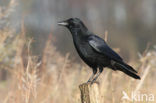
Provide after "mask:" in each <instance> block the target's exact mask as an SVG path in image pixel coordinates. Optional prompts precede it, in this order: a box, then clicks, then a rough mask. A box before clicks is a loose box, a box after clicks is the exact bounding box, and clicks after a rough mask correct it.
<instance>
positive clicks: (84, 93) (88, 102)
mask: <svg viewBox="0 0 156 103" xmlns="http://www.w3.org/2000/svg"><path fill="white" fill-rule="evenodd" d="M79 88H80V92H81V103H100V94H99V87H98V84H97V83H93V84H92V85H91V84H89V83H88V84H87V83H84V84H81V85H79Z"/></svg>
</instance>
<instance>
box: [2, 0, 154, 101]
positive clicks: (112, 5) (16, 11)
mask: <svg viewBox="0 0 156 103" xmlns="http://www.w3.org/2000/svg"><path fill="white" fill-rule="evenodd" d="M71 17H77V18H80V19H81V20H82V21H83V22H84V23H85V24H86V26H87V27H88V28H89V30H90V31H92V32H93V33H95V34H96V35H99V36H100V37H102V38H105V35H106V34H108V37H107V42H108V44H109V45H110V46H111V47H112V48H113V49H114V50H116V51H117V52H118V53H119V54H120V55H121V56H122V57H123V58H124V60H125V61H126V62H129V63H130V64H132V65H133V66H134V67H136V69H137V70H138V71H139V73H140V75H141V76H142V75H144V72H145V71H146V69H147V70H148V68H155V64H154V62H156V61H155V58H156V52H155V48H156V46H155V44H156V1H155V0H0V103H1V102H4V103H14V102H15V103H18V102H19V103H24V102H26V103H40V102H41V101H42V100H43V101H44V100H45V99H46V100H45V101H44V102H41V103H55V102H57V103H62V101H64V103H66V102H68V103H70V102H71V103H73V102H80V98H79V92H78V91H79V90H78V88H77V87H78V85H79V84H80V83H82V82H85V81H86V80H87V78H89V76H90V75H89V74H91V70H90V69H89V67H87V66H86V65H85V64H84V63H83V62H82V61H81V60H80V58H79V56H78V55H77V53H76V50H75V48H74V45H73V42H72V36H71V34H70V32H69V31H68V30H67V29H66V28H63V27H59V26H58V25H57V22H58V21H62V20H65V19H68V18H71ZM149 65H150V67H148V66H149ZM34 68H35V69H34ZM82 68H83V69H82ZM140 68H141V69H140ZM150 70H151V71H152V70H153V69H150ZM151 71H150V73H152V74H150V77H148V80H149V81H147V80H146V82H145V84H146V86H144V85H143V84H141V85H143V87H146V88H147V87H148V89H145V88H142V90H143V91H145V92H148V91H150V90H152V89H154V87H153V86H156V84H151V83H152V80H154V77H155V71H154V70H153V72H151ZM146 73H148V72H146ZM104 74H105V73H104ZM106 74H108V76H107V75H106V76H105V77H103V79H102V77H101V79H102V80H100V82H102V81H103V80H105V83H106V84H105V85H104V84H101V85H102V86H100V87H99V88H100V90H101V91H103V93H104V94H101V95H102V96H104V97H105V99H102V100H101V101H106V102H107V103H112V99H111V98H110V95H112V93H114V92H111V93H108V91H106V90H104V89H102V88H103V87H110V85H113V83H114V84H116V80H117V78H118V79H119V78H120V79H121V80H122V79H123V78H122V77H120V75H119V74H118V73H117V74H116V72H115V73H114V72H113V73H112V71H110V70H108V71H107V70H106ZM76 75H79V76H81V77H79V76H76ZM114 75H115V76H114ZM117 75H118V76H117ZM122 76H123V77H124V76H125V75H122ZM109 77H111V78H112V81H115V82H111V83H112V84H110V83H109V81H110V80H109ZM145 77H146V76H145ZM22 78H23V79H22ZM38 79H39V80H38ZM129 79H130V78H128V77H127V81H128V80H129ZM144 79H145V78H144ZM144 79H143V80H144ZM10 81H11V82H10ZM19 81H20V82H19ZM69 82H70V83H69ZM143 82H144V81H143ZM62 83H63V84H62ZM121 83H122V84H123V88H129V89H128V91H131V90H132V89H134V88H135V86H136V85H137V84H139V83H140V82H136V81H133V80H129V81H128V85H130V84H132V85H133V84H134V86H132V87H129V86H128V85H127V84H126V82H125V81H122V82H121ZM121 83H120V85H121ZM60 84H61V86H59V85H60ZM150 85H152V86H150ZM127 86H128V87H127ZM24 87H25V88H26V89H24V90H23V89H22V88H24ZM133 87H134V88H133ZM45 88H48V89H49V91H46V90H45ZM63 88H65V89H66V90H64V89H63ZM112 88H114V89H115V88H119V87H118V86H114V87H113V86H112ZM123 88H120V89H119V90H118V91H116V92H115V93H114V94H113V95H116V94H119V95H118V96H119V98H120V97H121V95H122V94H121V91H122V90H123ZM138 88H139V87H138ZM140 88H141V87H140ZM48 89H47V90H48ZM53 89H54V90H53ZM144 89H145V90H144ZM22 90H23V91H22ZM44 90H45V92H46V93H45V96H46V97H44V96H41V94H44ZM10 91H11V92H10ZM28 91H29V92H28ZM50 91H54V92H55V93H57V95H54V93H52V92H50ZM13 92H15V94H16V95H13ZM62 92H63V93H62ZM106 93H108V95H107V96H105V94H106ZM153 93H155V92H153ZM109 94H110V95H109ZM19 95H22V96H19ZM71 95H72V96H73V95H74V97H75V98H72V99H71ZM60 96H63V97H62V100H60V99H59V97H60ZM4 98H5V99H4ZM10 98H11V99H10ZM43 98H44V99H43ZM119 98H117V99H116V101H118V102H120V99H119ZM39 100H41V101H40V102H39ZM11 101H12V102H11ZM128 103H129V102H128Z"/></svg>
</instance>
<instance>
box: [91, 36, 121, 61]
mask: <svg viewBox="0 0 156 103" xmlns="http://www.w3.org/2000/svg"><path fill="white" fill-rule="evenodd" d="M88 42H89V44H90V46H91V47H92V48H93V49H94V50H95V51H97V52H98V53H100V54H103V55H106V56H108V57H109V58H111V59H113V60H116V61H122V58H121V57H120V56H119V55H118V54H117V53H116V52H115V51H113V50H112V49H111V48H110V47H109V46H108V45H107V43H106V42H105V41H104V40H103V39H102V38H100V37H98V36H96V35H91V36H89V38H88Z"/></svg>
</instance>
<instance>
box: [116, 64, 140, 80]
mask: <svg viewBox="0 0 156 103" xmlns="http://www.w3.org/2000/svg"><path fill="white" fill-rule="evenodd" d="M114 66H115V68H116V69H117V70H120V71H122V72H124V73H126V74H127V75H129V76H131V77H133V78H135V79H140V77H139V76H138V75H137V74H136V73H137V71H136V70H134V69H133V68H132V67H131V66H129V65H127V64H125V63H117V62H116V63H115V64H114Z"/></svg>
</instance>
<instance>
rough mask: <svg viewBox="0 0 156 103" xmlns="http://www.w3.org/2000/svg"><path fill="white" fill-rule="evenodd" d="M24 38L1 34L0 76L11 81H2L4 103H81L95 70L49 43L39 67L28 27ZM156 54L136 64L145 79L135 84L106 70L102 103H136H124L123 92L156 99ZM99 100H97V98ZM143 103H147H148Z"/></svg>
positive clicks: (4, 31)
mask: <svg viewBox="0 0 156 103" xmlns="http://www.w3.org/2000/svg"><path fill="white" fill-rule="evenodd" d="M21 29H22V30H21V31H22V32H21V35H14V39H9V38H12V35H13V34H14V33H15V32H14V30H10V29H8V28H7V27H6V28H3V29H1V30H0V37H1V38H0V76H2V75H3V74H2V73H3V72H2V71H3V70H5V71H7V74H8V75H7V79H6V80H1V81H0V103H80V91H79V88H78V86H79V84H81V83H83V82H86V81H87V80H88V78H89V76H90V75H91V69H89V67H87V66H83V65H81V64H75V63H73V62H72V61H70V60H69V59H68V57H69V54H67V55H66V56H65V57H62V56H61V55H60V54H59V53H58V52H56V49H55V46H53V45H51V41H50V40H48V41H47V44H46V47H45V50H44V53H43V61H42V62H39V63H37V62H36V58H37V57H33V56H32V55H31V52H30V50H29V48H30V44H31V41H32V40H26V38H25V37H24V32H25V30H24V26H23V25H22V26H21ZM24 46H27V48H28V49H26V51H27V52H28V55H27V58H28V59H27V66H26V67H24V66H23V60H22V48H24ZM155 63H156V50H154V49H153V50H150V51H147V52H145V53H144V54H143V55H140V59H139V60H138V61H132V62H131V63H130V64H131V65H133V66H134V67H135V68H137V70H138V71H139V74H140V76H141V77H142V79H141V81H138V80H134V79H132V78H130V77H128V76H126V75H125V74H123V73H121V72H115V71H112V70H110V69H105V70H104V72H103V74H102V75H101V76H100V78H99V79H98V81H99V85H98V89H96V90H97V91H98V93H99V94H98V95H99V97H98V98H100V100H95V101H99V102H100V103H132V101H122V100H121V98H122V91H123V90H124V91H126V92H127V93H128V94H130V93H131V92H132V91H140V92H141V93H147V94H151V93H152V94H154V95H156V83H155V82H154V78H156V69H155V68H156V64H155ZM95 99H97V98H95ZM142 103H146V102H145V101H144V102H142Z"/></svg>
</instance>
